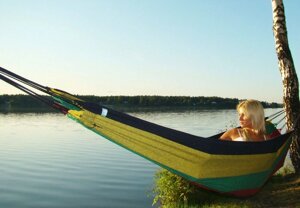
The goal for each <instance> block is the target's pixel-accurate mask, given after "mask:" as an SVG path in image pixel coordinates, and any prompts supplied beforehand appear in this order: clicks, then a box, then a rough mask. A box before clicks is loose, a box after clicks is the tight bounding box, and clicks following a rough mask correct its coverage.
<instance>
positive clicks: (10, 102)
mask: <svg viewBox="0 0 300 208" xmlns="http://www.w3.org/2000/svg"><path fill="white" fill-rule="evenodd" d="M45 97H47V96H45ZM78 97H79V98H81V99H83V100H85V101H89V102H94V103H98V104H101V105H104V106H109V107H116V108H131V107H139V108H143V107H149V108H158V107H189V108H223V109H234V108H235V107H236V105H237V104H238V103H239V100H238V99H236V98H221V97H203V96H198V97H190V96H78ZM262 104H263V106H264V107H265V108H278V107H282V104H278V103H268V102H262ZM0 109H1V110H2V111H3V110H6V111H7V110H8V111H10V110H11V111H14V110H20V109H21V110H26V109H28V110H29V111H30V109H36V110H37V111H41V110H42V111H47V109H48V110H50V108H49V107H48V106H46V105H45V104H43V103H42V102H40V101H39V100H37V99H35V98H33V97H31V96H29V95H0Z"/></svg>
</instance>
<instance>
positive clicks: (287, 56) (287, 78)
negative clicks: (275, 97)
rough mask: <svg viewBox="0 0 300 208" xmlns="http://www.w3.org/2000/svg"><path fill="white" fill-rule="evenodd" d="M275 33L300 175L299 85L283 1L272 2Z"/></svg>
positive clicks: (293, 154)
mask: <svg viewBox="0 0 300 208" xmlns="http://www.w3.org/2000/svg"><path fill="white" fill-rule="evenodd" d="M272 9H273V32H274V38H275V47H276V53H277V57H278V64H279V70H280V73H281V77H282V83H283V104H284V108H285V111H286V115H287V128H288V130H291V129H292V128H293V127H294V128H295V133H294V134H293V141H292V144H291V146H290V157H291V160H292V164H293V166H294V168H295V172H296V173H297V174H298V175H299V174H300V122H297V121H298V120H299V119H298V115H299V111H300V109H299V107H300V105H299V84H298V78H297V74H296V70H295V66H294V62H293V58H292V54H291V51H290V48H289V44H288V38H287V29H286V22H285V14H284V6H283V0H272Z"/></svg>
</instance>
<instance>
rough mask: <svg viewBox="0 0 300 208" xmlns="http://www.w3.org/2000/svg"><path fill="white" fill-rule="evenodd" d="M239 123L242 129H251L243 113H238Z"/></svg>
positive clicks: (248, 119) (250, 123) (249, 120)
mask: <svg viewBox="0 0 300 208" xmlns="http://www.w3.org/2000/svg"><path fill="white" fill-rule="evenodd" d="M239 121H240V125H241V127H242V128H252V122H251V119H250V118H249V117H247V116H246V115H245V113H243V112H239Z"/></svg>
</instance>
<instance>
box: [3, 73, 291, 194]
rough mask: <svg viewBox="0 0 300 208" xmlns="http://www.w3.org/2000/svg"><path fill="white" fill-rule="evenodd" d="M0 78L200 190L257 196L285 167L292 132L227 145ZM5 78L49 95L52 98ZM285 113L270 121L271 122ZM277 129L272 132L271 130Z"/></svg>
mask: <svg viewBox="0 0 300 208" xmlns="http://www.w3.org/2000/svg"><path fill="white" fill-rule="evenodd" d="M0 73H1V74H2V75H1V74H0V79H2V80H3V81H5V82H7V83H9V84H11V85H13V86H15V87H16V88H18V89H20V90H22V91H24V92H26V93H28V94H29V95H31V96H33V97H35V98H37V99H39V100H41V101H42V102H44V103H46V104H48V105H49V106H51V107H53V108H55V109H58V110H60V111H61V112H63V113H64V114H66V115H67V116H68V117H69V118H71V119H73V120H75V121H77V122H78V123H80V124H82V125H83V126H84V127H86V128H88V129H90V130H92V131H94V132H95V133H97V134H99V135H101V136H103V137H104V138H106V139H108V140H110V141H112V142H114V143H116V144H118V145H120V146H121V147H123V148H125V149H127V150H129V151H131V152H133V153H135V154H137V155H140V156H142V157H143V158H145V159H148V160H150V161H152V162H154V163H155V164H157V165H159V166H161V167H163V168H166V169H168V170H169V171H171V172H173V173H175V174H178V175H180V176H182V177H184V178H186V179H187V180H190V181H191V182H193V183H196V184H197V185H199V186H200V187H202V188H205V189H209V190H213V191H216V192H220V193H224V194H230V195H234V196H250V195H253V194H255V193H257V192H258V191H259V190H260V189H261V187H262V186H263V185H264V184H265V182H266V181H267V180H268V178H270V176H271V175H272V174H273V173H274V172H276V171H277V170H278V169H279V168H280V167H282V166H283V163H284V160H285V157H286V154H287V151H288V149H289V146H290V143H291V137H290V136H291V134H292V133H293V131H291V132H287V133H285V134H283V135H278V136H276V137H275V138H274V139H271V140H267V141H263V142H231V141H221V140H219V135H220V134H216V135H213V136H211V137H201V136H196V135H191V134H188V133H185V132H181V131H178V130H174V129H170V128H167V127H164V126H160V125H157V124H155V123H151V122H148V121H145V120H142V119H139V118H136V117H134V116H131V115H129V114H125V113H122V112H118V111H115V110H113V109H110V108H107V107H105V106H101V105H99V104H95V103H90V102H86V101H84V100H81V99H79V98H77V97H75V96H73V95H72V94H69V93H67V92H64V91H62V90H58V89H54V88H49V87H45V86H42V85H40V84H37V83H35V82H32V81H30V80H28V79H25V78H23V77H21V76H19V75H16V74H14V73H12V72H9V71H8V70H5V69H3V68H1V67H0ZM6 76H8V77H10V78H12V79H15V80H17V81H20V82H22V83H23V84H26V85H28V86H30V87H33V88H34V89H37V90H40V91H41V92H44V93H46V94H48V95H51V97H52V100H51V99H48V98H44V97H42V96H41V95H39V94H38V93H35V92H33V91H32V90H29V89H27V88H26V87H24V86H22V85H21V84H19V83H16V82H14V81H12V80H11V79H9V78H7V77H6ZM283 113H284V111H280V112H277V113H275V114H273V115H271V116H269V118H268V119H272V120H274V119H275V118H277V117H278V116H279V114H280V115H282V114H283ZM275 129H276V128H275Z"/></svg>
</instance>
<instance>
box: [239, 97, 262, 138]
mask: <svg viewBox="0 0 300 208" xmlns="http://www.w3.org/2000/svg"><path fill="white" fill-rule="evenodd" d="M236 109H237V111H238V112H239V113H243V114H244V115H245V116H246V117H247V118H249V119H250V120H251V123H252V127H253V129H254V130H255V131H256V132H257V133H258V134H265V133H266V127H265V112H264V108H263V106H262V104H261V103H260V102H259V101H257V100H244V101H242V102H241V103H239V104H238V105H237V107H236Z"/></svg>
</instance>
